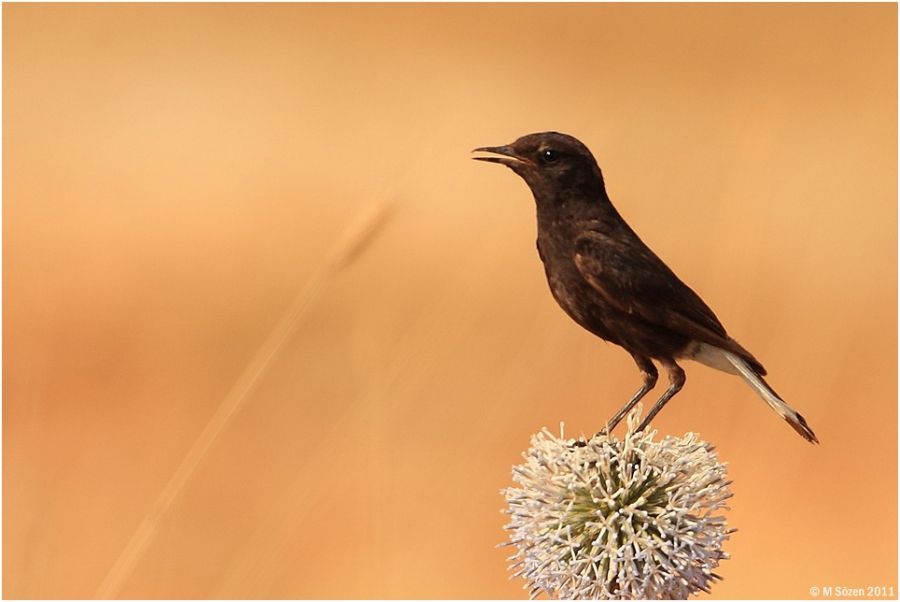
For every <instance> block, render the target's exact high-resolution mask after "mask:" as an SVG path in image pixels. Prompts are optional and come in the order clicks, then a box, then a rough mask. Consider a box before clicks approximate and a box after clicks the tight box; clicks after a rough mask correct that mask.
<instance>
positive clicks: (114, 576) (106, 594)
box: [95, 200, 392, 599]
mask: <svg viewBox="0 0 900 602" xmlns="http://www.w3.org/2000/svg"><path fill="white" fill-rule="evenodd" d="M391 209H392V204H391V203H390V202H388V201H384V200H379V201H375V202H373V203H371V204H369V205H368V206H366V207H364V208H363V209H362V210H361V211H360V212H359V213H357V215H356V218H355V219H354V220H353V221H352V222H351V223H350V224H349V225H348V226H347V228H346V229H345V230H344V232H343V233H342V234H341V236H340V238H339V239H338V240H337V242H336V243H335V244H334V245H333V246H332V248H331V251H330V252H329V253H328V254H327V255H326V256H325V259H324V260H323V261H322V263H321V264H320V266H319V268H318V269H317V270H316V271H315V272H314V273H313V275H312V276H311V277H310V279H309V281H308V282H307V283H306V286H304V287H303V288H302V289H300V291H299V292H298V293H297V296H296V297H295V298H294V301H293V303H292V304H291V306H290V307H289V308H288V310H287V312H285V314H284V316H283V317H282V318H281V320H280V321H279V322H278V324H276V326H275V328H274V329H273V330H272V332H271V333H269V336H268V337H266V340H265V341H264V342H263V344H262V346H260V348H259V349H258V350H257V352H256V354H255V355H254V356H253V359H252V360H251V361H250V363H249V364H248V365H247V368H246V369H245V370H244V372H243V373H242V374H241V375H240V377H239V378H238V380H237V381H236V382H235V384H234V386H233V387H232V388H231V390H230V391H229V392H228V394H227V395H226V396H225V398H224V399H223V400H222V403H220V404H219V407H218V408H217V409H216V411H215V413H214V414H213V415H212V416H211V417H210V419H209V422H208V423H207V424H206V426H205V427H204V428H203V430H202V431H201V432H200V434H199V435H198V436H197V439H196V440H195V441H194V443H193V444H192V445H191V447H190V449H189V450H188V452H187V454H185V456H184V459H182V461H181V463H180V464H179V466H178V468H177V469H176V470H175V472H174V473H173V475H172V477H171V478H170V479H169V481H168V483H166V486H165V487H164V488H163V490H162V492H160V494H159V497H158V498H157V499H156V502H155V503H154V504H153V507H152V508H151V509H150V512H148V513H147V515H146V516H145V517H144V518H143V520H142V521H141V523H140V525H139V526H138V528H137V529H136V530H135V532H134V534H133V535H132V536H131V539H130V540H129V541H128V543H127V544H126V545H125V548H124V549H123V550H122V552H121V553H120V554H119V556H118V558H117V559H116V561H115V563H114V564H113V566H112V568H111V569H110V571H109V573H108V574H107V575H106V578H105V579H104V580H103V583H102V584H101V585H100V587H99V588H98V590H97V593H96V596H95V597H97V598H101V599H109V598H115V597H116V596H118V595H119V592H120V591H121V589H122V585H123V584H124V583H125V581H126V580H127V579H128V577H129V576H130V575H131V573H132V571H133V570H134V567H135V566H136V565H137V563H138V561H139V560H140V559H141V557H142V556H143V554H144V551H145V550H146V548H147V544H148V543H149V542H150V540H151V539H152V537H153V535H154V533H155V531H156V528H157V526H158V525H159V523H160V522H161V521H162V520H163V519H164V518H165V515H166V513H167V512H168V510H169V508H170V507H171V506H172V503H173V502H174V501H175V499H176V498H177V497H178V495H179V494H180V493H181V491H182V489H183V488H184V486H185V484H186V483H187V482H188V481H189V480H190V479H191V477H192V476H193V474H194V472H195V471H196V469H197V467H198V466H199V465H200V462H201V461H203V458H204V457H205V456H206V454H207V453H208V452H209V450H210V448H211V447H212V445H213V443H215V441H216V439H217V438H218V437H219V435H220V434H221V433H222V431H223V430H224V429H225V427H226V426H227V425H228V423H229V422H230V421H231V419H232V418H233V417H234V416H235V414H237V413H238V411H240V409H241V407H242V406H243V405H244V403H245V402H246V401H247V399H249V398H250V396H251V395H252V393H253V392H254V390H255V389H256V387H257V385H258V384H259V382H260V381H261V379H262V376H263V375H264V374H265V372H266V370H267V369H268V367H269V366H270V365H271V363H272V360H273V359H274V358H275V357H276V356H277V355H278V353H279V352H280V351H281V350H282V348H283V347H284V344H285V343H286V342H287V341H288V340H289V339H290V337H291V335H292V334H293V333H294V331H295V330H296V328H297V326H298V324H299V323H300V321H301V320H302V319H303V317H304V316H305V315H306V313H307V312H308V311H309V309H310V308H311V307H312V306H313V304H314V302H315V301H316V299H318V297H319V295H321V294H322V292H323V291H324V290H325V288H326V287H327V286H328V284H329V282H330V281H331V279H332V278H333V277H334V276H335V275H336V274H338V273H339V272H340V271H341V270H342V269H343V268H345V267H347V266H348V265H349V264H350V263H351V262H352V261H353V260H354V259H356V258H357V257H359V255H360V254H361V253H362V252H363V251H364V250H365V249H366V248H367V247H368V246H369V244H371V242H372V241H373V240H374V239H375V236H376V235H377V234H378V232H379V230H381V229H382V228H383V227H384V225H385V224H386V223H387V221H388V218H389V217H390V215H391V212H390V210H391Z"/></svg>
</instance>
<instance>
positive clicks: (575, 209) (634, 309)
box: [473, 132, 819, 443]
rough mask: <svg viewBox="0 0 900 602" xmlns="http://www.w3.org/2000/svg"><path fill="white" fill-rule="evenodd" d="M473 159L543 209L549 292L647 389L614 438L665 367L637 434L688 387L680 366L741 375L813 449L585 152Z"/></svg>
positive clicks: (550, 136)
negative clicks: (625, 356)
mask: <svg viewBox="0 0 900 602" xmlns="http://www.w3.org/2000/svg"><path fill="white" fill-rule="evenodd" d="M473 152H484V153H490V155H489V156H479V157H474V158H475V159H477V160H479V161H489V162H491V163H499V164H501V165H505V166H507V167H509V168H510V169H511V170H513V171H514V172H516V173H517V174H518V175H519V176H521V177H522V178H523V179H524V180H525V182H526V183H527V184H528V186H529V187H530V188H531V192H532V193H533V194H534V200H535V203H536V204H537V224H538V228H537V230H538V235H537V248H538V254H539V255H540V258H541V261H542V262H543V263H544V271H545V272H546V274H547V282H548V283H549V284H550V292H551V293H552V294H553V298H554V299H556V301H557V303H559V305H560V307H562V308H563V310H564V311H565V312H566V313H567V314H569V316H570V317H571V318H572V319H573V320H575V321H576V322H577V323H578V324H580V325H581V326H582V327H584V328H585V329H587V330H588V331H590V332H592V333H594V334H595V335H597V336H598V337H600V338H602V339H605V340H607V341H610V342H612V343H615V344H616V345H619V346H621V347H623V348H624V349H625V350H626V351H628V353H630V354H631V356H632V357H633V358H634V361H635V362H636V363H637V365H638V368H639V369H640V370H641V372H642V374H643V376H644V383H643V385H642V386H641V388H640V389H638V391H637V393H635V394H634V396H633V397H632V398H631V399H630V400H629V401H628V403H626V404H625V406H624V407H622V409H621V410H619V411H618V412H617V413H616V415H615V416H613V417H612V418H611V419H610V420H609V422H608V423H607V427H606V428H607V430H609V431H611V430H612V429H613V428H615V426H616V425H617V424H618V423H619V421H621V420H622V418H623V417H624V416H625V415H626V414H628V412H629V411H630V410H631V408H632V407H634V405H635V404H636V403H637V402H638V401H640V400H641V398H643V397H644V396H645V395H646V394H647V393H648V392H649V391H650V390H651V389H653V387H654V386H655V385H656V380H657V377H658V372H657V369H656V366H654V364H653V361H651V360H656V361H657V362H659V363H660V364H661V365H662V366H663V367H664V368H665V369H666V370H667V371H668V374H669V383H670V384H669V388H668V389H666V391H665V393H663V394H662V396H661V397H660V398H659V400H658V401H657V402H656V404H655V405H654V406H653V408H652V409H651V410H650V412H649V414H647V417H646V418H645V419H644V421H643V422H642V423H641V425H640V426H639V427H638V430H643V429H645V428H646V427H647V425H648V424H650V421H651V420H653V418H654V416H656V414H657V413H659V411H660V410H661V409H662V408H663V406H664V405H665V404H666V403H667V402H668V401H669V400H670V399H671V398H672V397H673V396H674V395H675V394H676V393H678V391H680V390H681V388H682V387H683V386H684V382H685V375H684V370H683V369H682V368H681V366H679V365H678V364H677V363H676V360H681V359H692V360H695V361H698V362H701V363H703V364H706V365H707V366H711V367H712V368H716V369H717V370H722V371H723V372H728V373H730V374H737V375H740V376H741V377H742V378H743V379H744V380H745V381H746V382H747V384H749V385H750V386H751V387H752V388H753V390H754V391H756V392H757V393H758V394H759V396H760V397H762V398H763V399H764V400H765V402H766V403H767V404H769V407H771V408H772V409H773V410H775V412H777V413H778V415H779V416H781V417H782V418H784V419H785V420H786V421H787V422H788V424H790V425H791V426H792V427H793V428H794V430H795V431H797V432H798V433H799V434H800V435H801V436H802V437H803V438H804V439H806V440H807V441H810V442H813V443H818V442H819V441H818V439H816V435H815V433H813V431H812V429H811V428H809V425H808V424H806V420H804V419H803V416H801V415H800V414H799V413H797V412H796V411H795V410H794V409H793V408H791V407H790V406H789V405H788V404H787V403H785V401H784V400H783V399H781V397H780V396H779V395H778V394H777V393H776V392H775V391H774V390H773V389H772V387H770V386H769V385H768V383H766V381H765V380H763V376H764V375H765V374H766V370H765V368H763V366H762V364H761V363H759V361H758V360H757V359H756V358H755V357H753V355H752V354H751V353H750V352H749V351H747V350H746V349H744V348H743V347H742V346H741V345H740V344H739V343H738V342H737V341H735V340H734V339H733V338H731V337H730V336H728V333H726V332H725V328H724V327H723V326H722V323H721V322H719V319H718V318H716V315H715V314H714V313H713V312H712V310H711V309H710V308H709V306H707V305H706V303H704V302H703V300H702V299H701V298H700V297H699V295H697V293H695V292H694V291H693V290H691V289H690V288H689V287H688V286H687V285H686V284H684V283H683V282H682V281H681V280H679V278H678V276H676V275H675V274H674V272H672V270H670V269H669V268H668V266H666V264H665V263H663V261H662V260H661V259H660V258H659V257H657V256H656V254H655V253H654V252H653V251H651V250H650V248H649V247H648V246H647V245H645V244H644V242H643V241H642V240H641V239H640V238H639V237H638V235H637V234H635V232H634V230H632V229H631V228H630V227H629V226H628V224H626V223H625V220H624V219H622V216H621V215H619V212H618V211H616V209H615V207H613V205H612V203H611V202H610V200H609V197H608V196H607V194H606V188H605V186H604V184H603V175H602V174H601V172H600V168H599V167H598V166H597V161H596V160H595V159H594V156H593V155H592V154H591V151H589V150H588V148H587V147H586V146H585V145H584V144H582V143H581V142H579V141H578V140H576V139H575V138H573V137H572V136H568V135H566V134H560V133H557V132H544V133H540V134H529V135H527V136H523V137H522V138H519V139H518V140H516V141H515V142H513V143H512V144H510V145H507V146H494V147H482V148H477V149H475V151H473Z"/></svg>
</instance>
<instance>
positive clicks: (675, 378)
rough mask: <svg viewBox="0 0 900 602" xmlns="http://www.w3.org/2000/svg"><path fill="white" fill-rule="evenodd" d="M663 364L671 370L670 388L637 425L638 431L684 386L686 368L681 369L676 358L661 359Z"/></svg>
mask: <svg viewBox="0 0 900 602" xmlns="http://www.w3.org/2000/svg"><path fill="white" fill-rule="evenodd" d="M661 363H662V365H663V366H665V368H666V370H667V371H668V372H669V383H670V384H669V388H668V389H666V392H665V393H663V394H662V397H660V398H659V401H657V402H656V403H655V404H654V405H653V408H652V409H651V410H650V413H649V414H647V417H646V418H644V420H643V422H641V425H640V426H639V427H637V431H638V432H640V431H643V430H645V429H646V428H647V426H648V425H649V424H650V421H651V420H653V418H654V417H655V416H656V415H657V414H659V411H660V410H661V409H663V406H664V405H666V403H668V401H669V400H670V399H672V398H673V397H674V396H675V394H676V393H678V392H679V391H681V387H683V386H684V381H685V378H684V370H682V369H681V366H679V365H678V364H676V363H675V360H672V359H670V360H661Z"/></svg>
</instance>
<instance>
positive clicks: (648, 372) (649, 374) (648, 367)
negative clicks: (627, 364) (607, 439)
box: [599, 355, 659, 434]
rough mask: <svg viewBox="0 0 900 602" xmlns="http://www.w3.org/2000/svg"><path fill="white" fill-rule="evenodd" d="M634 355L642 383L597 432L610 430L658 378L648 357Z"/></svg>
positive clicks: (605, 432)
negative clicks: (642, 378) (632, 395)
mask: <svg viewBox="0 0 900 602" xmlns="http://www.w3.org/2000/svg"><path fill="white" fill-rule="evenodd" d="M632 357H634V361H635V362H636V363H637V365H638V368H640V370H641V374H642V375H643V377H644V384H643V385H641V388H640V389H638V390H637V393H635V394H634V397H632V398H631V399H630V400H628V403H626V404H625V405H624V406H622V409H621V410H619V411H618V412H616V415H615V416H613V417H612V418H610V419H609V422H607V423H606V426H605V427H604V428H603V430H602V431H600V433H599V434H607V433H610V432H612V430H613V429H614V428H616V425H617V424H619V423H620V422H621V421H622V419H623V418H625V416H627V415H628V412H630V411H631V408H633V407H634V406H635V405H636V404H637V402H639V401H640V400H641V399H642V398H643V397H644V395H646V394H647V393H649V392H650V390H651V389H652V388H653V387H655V386H656V379H657V378H659V372H657V370H656V366H654V365H653V362H651V361H650V358H647V357H644V356H642V355H632Z"/></svg>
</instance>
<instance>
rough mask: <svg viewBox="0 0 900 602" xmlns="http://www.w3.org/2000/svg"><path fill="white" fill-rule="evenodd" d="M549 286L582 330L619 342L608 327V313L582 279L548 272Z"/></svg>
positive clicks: (559, 302) (557, 300)
mask: <svg viewBox="0 0 900 602" xmlns="http://www.w3.org/2000/svg"><path fill="white" fill-rule="evenodd" d="M582 283H583V284H582ZM547 284H549V285H550V293H551V294H552V295H553V298H554V299H556V302H557V303H558V304H559V306H560V307H561V308H562V309H563V311H564V312H566V314H568V316H569V317H570V318H572V319H573V320H575V322H577V323H578V324H579V325H580V326H581V327H582V328H584V329H585V330H588V331H590V332H592V333H594V334H595V335H597V336H598V337H600V338H602V339H606V340H607V341H611V342H613V343H618V342H619V341H618V337H616V336H614V335H613V333H612V332H611V331H610V329H609V328H607V326H606V322H607V315H606V313H607V312H606V311H605V309H604V307H603V305H602V304H599V303H596V302H595V301H594V299H593V297H594V296H595V294H594V291H593V290H592V289H591V288H590V286H589V285H588V284H587V283H586V282H584V281H583V280H582V279H581V278H580V277H578V278H573V277H570V278H567V277H565V276H563V275H560V274H555V273H551V272H549V271H548V272H547Z"/></svg>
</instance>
